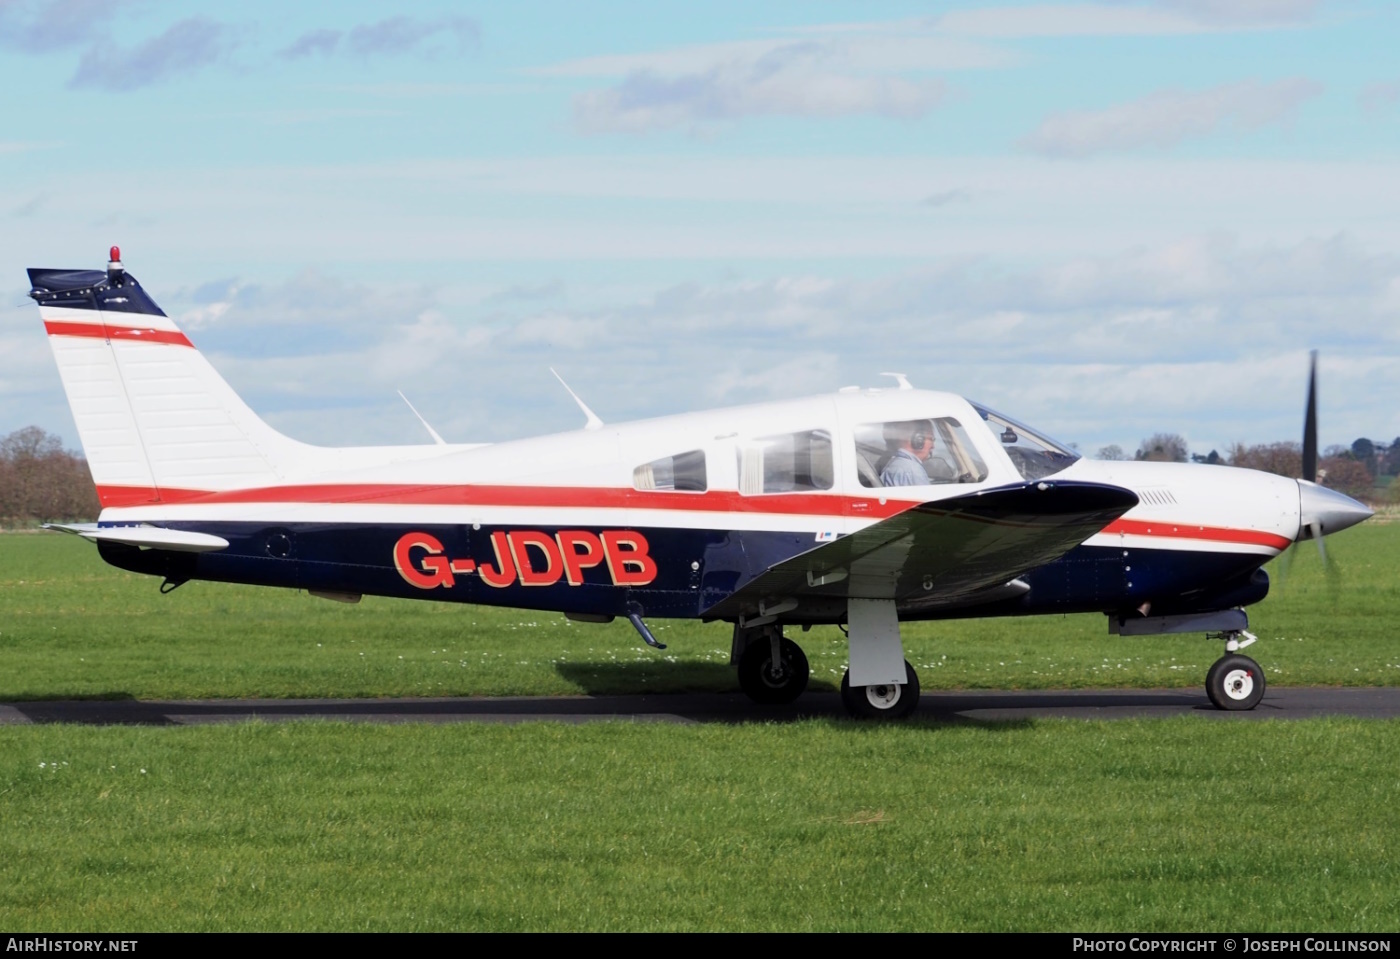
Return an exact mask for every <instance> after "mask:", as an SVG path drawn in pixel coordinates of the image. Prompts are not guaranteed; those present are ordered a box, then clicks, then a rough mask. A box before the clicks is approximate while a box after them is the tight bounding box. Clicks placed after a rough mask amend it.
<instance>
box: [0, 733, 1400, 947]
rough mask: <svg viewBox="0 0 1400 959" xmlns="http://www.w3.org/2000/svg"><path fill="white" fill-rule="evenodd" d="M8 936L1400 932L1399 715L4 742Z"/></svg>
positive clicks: (3, 895)
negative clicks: (105, 932) (1388, 718)
mask: <svg viewBox="0 0 1400 959" xmlns="http://www.w3.org/2000/svg"><path fill="white" fill-rule="evenodd" d="M0 757H3V758H0V792H2V793H3V797H2V798H0V928H6V929H10V930H16V931H18V930H20V929H46V930H55V931H56V930H74V929H122V930H126V929H135V930H160V929H293V930H295V929H351V930H353V929H498V930H499V929H556V930H574V929H712V930H737V929H787V930H794V929H796V930H830V929H846V930H881V929H929V930H932V929H983V930H997V929H1042V930H1052V929H1069V930H1115V929H1116V930H1123V929H1131V930H1222V931H1234V932H1240V931H1266V930H1290V929H1291V930H1313V931H1317V930H1394V929H1395V928H1396V926H1397V925H1398V924H1400V906H1397V901H1396V890H1397V889H1400V859H1398V858H1397V856H1396V853H1397V851H1400V850H1398V849H1397V841H1400V821H1397V817H1396V816H1395V815H1394V809H1395V807H1396V803H1397V802H1400V724H1396V723H1382V722H1366V721H1357V720H1353V721H1342V720H1331V721H1313V722H1280V723H1260V722H1246V723H1227V722H1211V721H1201V720H1199V719H1192V718H1184V719H1180V720H1170V721H1153V722H1132V721H1128V722H1114V723H1084V722H1069V721H1060V722H1038V723H1033V724H1010V725H998V726H990V727H968V726H949V725H943V726H933V725H918V724H915V725H901V726H897V727H889V726H870V725H860V724H855V723H845V722H841V723H836V722H832V723H827V722H815V721H813V722H804V723H797V724H791V725H776V724H761V723H756V724H751V725H747V726H740V727H737V728H734V727H723V726H651V725H642V724H626V723H612V724H598V725H589V726H576V727H569V726H560V725H554V724H526V725H521V726H508V727H502V726H483V725H466V726H446V727H444V726H392V727H386V726H350V725H345V724H331V723H296V724H288V725H258V724H253V725H243V726H230V727H195V728H176V729H164V728H104V729H84V728H75V727H38V728H34V727H31V728H15V727H11V728H6V729H0Z"/></svg>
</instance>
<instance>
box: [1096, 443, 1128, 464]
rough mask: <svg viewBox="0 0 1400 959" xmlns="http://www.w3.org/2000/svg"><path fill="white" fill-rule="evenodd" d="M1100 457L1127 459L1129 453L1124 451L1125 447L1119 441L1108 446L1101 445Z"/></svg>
mask: <svg viewBox="0 0 1400 959" xmlns="http://www.w3.org/2000/svg"><path fill="white" fill-rule="evenodd" d="M1097 458H1098V459H1101V460H1125V459H1127V458H1128V456H1127V454H1126V453H1124V452H1123V447H1121V446H1119V445H1118V444H1117V443H1110V444H1109V445H1108V446H1100V447H1099V453H1098V457H1097Z"/></svg>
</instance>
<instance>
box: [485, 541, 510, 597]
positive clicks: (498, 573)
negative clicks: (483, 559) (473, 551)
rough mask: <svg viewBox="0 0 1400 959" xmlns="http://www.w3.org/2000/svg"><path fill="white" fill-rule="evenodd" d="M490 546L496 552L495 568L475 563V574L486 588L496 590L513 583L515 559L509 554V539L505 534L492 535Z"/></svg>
mask: <svg viewBox="0 0 1400 959" xmlns="http://www.w3.org/2000/svg"><path fill="white" fill-rule="evenodd" d="M491 546H492V548H493V549H495V551H496V566H495V568H492V567H491V565H490V564H488V563H477V564H476V573H477V575H478V576H480V577H481V581H482V582H484V583H485V584H486V585H487V586H495V587H496V588H497V589H499V588H501V587H503V586H509V585H510V584H511V583H514V582H515V557H513V556H511V553H510V539H509V537H507V535H506V534H505V533H492V534H491Z"/></svg>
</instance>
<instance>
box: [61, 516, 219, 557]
mask: <svg viewBox="0 0 1400 959" xmlns="http://www.w3.org/2000/svg"><path fill="white" fill-rule="evenodd" d="M44 529H56V530H58V531H59V532H62V533H75V534H77V535H78V536H81V537H82V538H83V539H85V540H89V541H91V542H94V543H123V544H125V545H127V546H148V547H150V548H152V549H169V550H174V551H175V552H178V553H212V552H214V551H215V550H220V549H228V540H226V539H224V538H223V537H221V536H211V535H210V534H208V533H192V532H189V531H187V530H183V529H166V528H165V527H163V526H148V525H145V524H142V525H141V526H98V525H97V524H96V523H75V524H72V525H66V526H65V525H62V524H59V523H46V524H45V525H44Z"/></svg>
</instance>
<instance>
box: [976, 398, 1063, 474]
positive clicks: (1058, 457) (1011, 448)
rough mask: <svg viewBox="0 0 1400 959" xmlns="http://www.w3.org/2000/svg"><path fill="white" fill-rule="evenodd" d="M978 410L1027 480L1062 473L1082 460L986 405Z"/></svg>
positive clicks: (1060, 445) (1052, 441)
mask: <svg viewBox="0 0 1400 959" xmlns="http://www.w3.org/2000/svg"><path fill="white" fill-rule="evenodd" d="M973 409H975V410H976V411H977V413H978V415H980V416H981V417H982V419H983V420H985V421H986V424H987V426H988V428H990V429H991V431H992V434H993V435H994V436H996V437H997V438H998V439H999V440H1001V448H1002V449H1004V450H1006V455H1007V456H1009V457H1010V458H1011V463H1012V465H1013V466H1015V467H1016V469H1017V471H1018V472H1020V474H1021V476H1023V477H1024V478H1025V479H1027V480H1038V479H1042V478H1043V477H1046V476H1050V475H1051V474H1053V473H1058V472H1059V471H1060V470H1062V469H1066V468H1068V467H1069V466H1070V464H1072V463H1074V462H1075V461H1076V460H1078V459H1079V454H1078V453H1076V452H1075V451H1074V450H1072V449H1070V448H1069V447H1068V446H1065V445H1063V444H1061V443H1057V442H1055V441H1054V440H1052V439H1050V438H1049V437H1048V436H1046V435H1045V434H1044V433H1040V432H1037V431H1036V430H1033V429H1031V428H1030V427H1029V426H1027V425H1025V424H1024V423H1018V422H1017V421H1016V420H1013V419H1012V418H1011V417H1009V416H1004V415H1002V414H1001V413H998V412H996V411H995V410H989V409H987V408H986V407H985V406H977V405H975V404H974V406H973Z"/></svg>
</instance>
